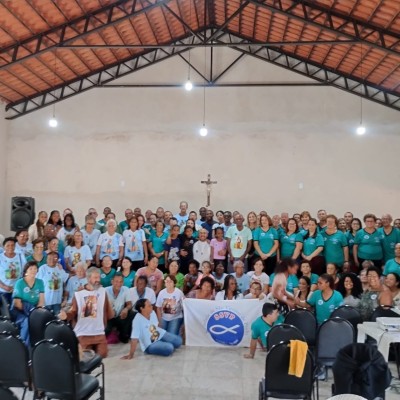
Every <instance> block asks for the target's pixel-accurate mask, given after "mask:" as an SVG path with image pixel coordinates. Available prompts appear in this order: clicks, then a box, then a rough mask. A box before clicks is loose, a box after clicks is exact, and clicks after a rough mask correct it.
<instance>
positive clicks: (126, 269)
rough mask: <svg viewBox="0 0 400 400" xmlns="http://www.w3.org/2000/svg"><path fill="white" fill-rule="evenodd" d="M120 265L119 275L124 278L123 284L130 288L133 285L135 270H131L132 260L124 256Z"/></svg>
mask: <svg viewBox="0 0 400 400" xmlns="http://www.w3.org/2000/svg"><path fill="white" fill-rule="evenodd" d="M121 265H122V270H121V275H122V277H123V279H124V283H123V286H126V287H128V288H131V287H133V282H134V281H135V275H136V271H134V270H132V260H131V259H130V258H129V257H124V258H123V259H122V264H121Z"/></svg>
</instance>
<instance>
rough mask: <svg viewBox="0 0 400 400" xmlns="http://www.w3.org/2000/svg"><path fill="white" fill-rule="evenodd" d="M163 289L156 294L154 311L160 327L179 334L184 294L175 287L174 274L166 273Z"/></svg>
mask: <svg viewBox="0 0 400 400" xmlns="http://www.w3.org/2000/svg"><path fill="white" fill-rule="evenodd" d="M164 283H165V289H163V290H161V292H160V293H159V294H158V296H157V302H156V307H157V309H156V311H157V317H158V320H159V321H160V326H161V328H163V329H165V330H166V331H167V332H169V333H173V334H174V335H179V331H180V329H181V326H182V324H183V307H182V300H183V298H184V295H183V293H182V291H181V290H180V289H178V288H177V287H176V278H175V276H174V275H167V276H166V277H165V279H164Z"/></svg>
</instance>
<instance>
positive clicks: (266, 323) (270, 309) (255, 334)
mask: <svg viewBox="0 0 400 400" xmlns="http://www.w3.org/2000/svg"><path fill="white" fill-rule="evenodd" d="M279 317H280V315H279V311H278V307H277V305H276V304H274V303H264V305H263V308H262V316H261V317H258V318H257V319H256V320H255V321H254V322H253V323H252V324H251V342H250V352H249V353H246V354H245V355H244V357H245V358H254V355H255V353H256V348H257V343H258V340H261V343H262V344H263V346H264V348H265V349H266V348H267V344H268V341H267V337H268V332H269V331H270V330H271V328H272V327H273V326H274V325H278V324H281V323H282V322H283V319H282V318H279Z"/></svg>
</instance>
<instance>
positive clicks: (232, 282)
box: [215, 275, 243, 300]
mask: <svg viewBox="0 0 400 400" xmlns="http://www.w3.org/2000/svg"><path fill="white" fill-rule="evenodd" d="M241 299H243V295H242V293H240V292H239V290H238V284H237V282H236V279H235V277H234V276H232V275H227V276H226V277H225V281H224V287H223V288H222V290H221V291H220V292H218V293H217V295H216V296H215V300H241Z"/></svg>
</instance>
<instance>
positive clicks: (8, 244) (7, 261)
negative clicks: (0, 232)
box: [0, 237, 26, 304]
mask: <svg viewBox="0 0 400 400" xmlns="http://www.w3.org/2000/svg"><path fill="white" fill-rule="evenodd" d="M16 242H17V240H16V239H15V238H13V237H8V238H5V239H4V241H3V247H4V253H1V254H0V293H1V294H2V295H3V296H4V297H5V299H6V300H7V302H8V304H11V297H12V292H13V290H14V285H15V283H16V282H17V280H18V279H19V278H21V275H22V269H23V268H24V265H25V264H26V260H25V257H24V255H23V254H21V253H16V251H15V243H16Z"/></svg>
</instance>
